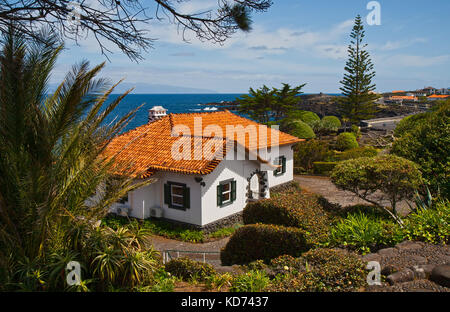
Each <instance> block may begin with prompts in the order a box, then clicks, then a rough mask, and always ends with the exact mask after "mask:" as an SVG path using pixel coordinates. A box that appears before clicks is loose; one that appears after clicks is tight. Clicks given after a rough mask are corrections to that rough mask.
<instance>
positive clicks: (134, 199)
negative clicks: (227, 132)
mask: <svg viewBox="0 0 450 312" xmlns="http://www.w3.org/2000/svg"><path fill="white" fill-rule="evenodd" d="M279 155H280V156H285V157H286V172H285V173H284V174H283V175H281V176H274V175H273V171H268V172H267V178H268V184H269V187H273V186H276V185H279V184H282V183H286V182H289V181H291V180H292V179H293V170H294V159H293V150H292V148H291V145H285V146H280V149H279ZM238 159H242V158H235V159H234V160H229V159H224V160H222V161H221V162H220V163H219V165H218V166H217V167H216V169H214V171H213V172H211V173H210V174H208V175H204V176H203V182H205V186H201V185H200V183H198V182H196V181H195V177H196V176H195V175H183V174H177V173H171V172H159V173H157V174H156V175H155V176H154V177H155V178H157V179H158V181H157V182H155V183H153V184H150V185H148V186H146V187H143V188H140V189H137V190H135V191H133V192H131V194H129V196H128V198H129V204H130V206H131V211H130V215H131V216H133V217H136V218H148V217H150V208H152V207H162V209H163V217H164V218H167V219H172V220H177V221H181V222H186V223H191V224H195V225H200V226H202V225H206V224H208V223H211V222H214V221H217V220H219V219H222V218H225V217H227V216H230V215H232V214H235V213H237V212H240V211H242V210H243V209H244V207H245V205H246V200H247V185H248V181H247V178H249V177H250V175H251V173H252V172H254V171H255V170H256V169H260V170H266V169H265V168H264V166H262V164H260V163H259V162H258V161H253V160H238ZM263 168H264V169H263ZM198 177H200V176H198ZM228 179H235V181H236V200H235V201H234V202H233V203H232V204H230V205H226V206H223V207H219V206H217V185H218V184H219V183H220V182H221V181H225V180H228ZM168 181H171V182H178V183H183V184H186V185H187V187H189V188H190V200H191V202H190V209H187V210H185V211H184V210H177V209H173V208H169V207H168V206H167V205H165V204H164V184H165V183H167V182H168ZM267 197H270V194H269V192H267Z"/></svg>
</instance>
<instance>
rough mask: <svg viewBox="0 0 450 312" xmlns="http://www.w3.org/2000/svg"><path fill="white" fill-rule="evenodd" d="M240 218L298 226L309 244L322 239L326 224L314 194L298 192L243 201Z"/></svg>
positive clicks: (325, 233) (325, 236)
mask: <svg viewBox="0 0 450 312" xmlns="http://www.w3.org/2000/svg"><path fill="white" fill-rule="evenodd" d="M243 220H244V224H255V223H265V224H277V225H283V226H289V227H296V228H299V229H302V230H304V231H305V232H306V234H307V237H308V242H310V243H313V244H314V243H318V242H323V241H325V240H326V238H327V234H328V231H329V224H330V219H329V217H328V215H327V213H326V212H325V211H324V210H323V208H322V206H321V205H320V204H319V202H318V197H317V196H316V195H313V194H308V193H302V192H299V191H297V192H291V193H284V194H283V195H282V196H276V197H273V198H270V199H264V200H260V201H257V202H253V203H249V204H247V206H246V207H245V208H244V211H243Z"/></svg>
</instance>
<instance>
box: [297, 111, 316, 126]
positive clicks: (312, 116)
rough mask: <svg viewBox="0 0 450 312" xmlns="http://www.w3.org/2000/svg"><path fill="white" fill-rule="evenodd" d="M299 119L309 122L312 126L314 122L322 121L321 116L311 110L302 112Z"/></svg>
mask: <svg viewBox="0 0 450 312" xmlns="http://www.w3.org/2000/svg"><path fill="white" fill-rule="evenodd" d="M299 119H300V120H301V121H303V122H304V123H306V124H308V125H309V126H310V127H311V126H312V125H313V124H314V122H317V121H320V117H319V116H317V114H316V113H314V112H310V111H302V112H300V114H299Z"/></svg>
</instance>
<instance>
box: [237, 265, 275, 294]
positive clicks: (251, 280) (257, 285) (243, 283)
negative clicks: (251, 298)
mask: <svg viewBox="0 0 450 312" xmlns="http://www.w3.org/2000/svg"><path fill="white" fill-rule="evenodd" d="M269 283H270V279H269V277H268V276H267V274H266V272H264V271H257V270H251V271H249V272H246V273H243V274H239V275H238V276H236V277H235V278H233V280H232V281H231V287H230V291H231V292H261V291H264V290H265V288H266V287H267V286H268V285H269Z"/></svg>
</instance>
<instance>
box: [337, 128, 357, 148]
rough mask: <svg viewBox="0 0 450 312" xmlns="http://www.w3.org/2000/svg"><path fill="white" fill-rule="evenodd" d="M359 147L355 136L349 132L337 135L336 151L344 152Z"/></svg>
mask: <svg viewBox="0 0 450 312" xmlns="http://www.w3.org/2000/svg"><path fill="white" fill-rule="evenodd" d="M357 147H359V144H358V142H357V141H356V137H355V134H353V133H351V132H343V133H341V134H339V135H338V137H337V140H336V149H337V150H339V151H346V150H349V149H352V148H357Z"/></svg>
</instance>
